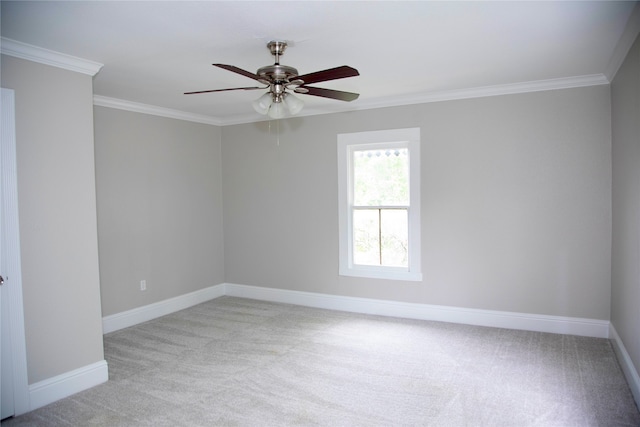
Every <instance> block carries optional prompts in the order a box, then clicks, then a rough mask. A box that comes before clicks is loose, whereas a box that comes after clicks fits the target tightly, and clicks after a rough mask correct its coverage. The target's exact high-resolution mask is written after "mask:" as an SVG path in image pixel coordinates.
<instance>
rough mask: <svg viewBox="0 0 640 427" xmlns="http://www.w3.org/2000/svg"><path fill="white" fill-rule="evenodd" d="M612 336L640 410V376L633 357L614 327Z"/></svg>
mask: <svg viewBox="0 0 640 427" xmlns="http://www.w3.org/2000/svg"><path fill="white" fill-rule="evenodd" d="M610 336H611V342H612V343H613V349H614V350H615V352H616V356H618V361H619V362H620V366H621V367H622V372H624V376H625V378H626V379H627V382H628V383H629V388H630V389H631V393H632V394H633V398H634V399H635V401H636V405H638V407H639V408H640V376H639V375H638V371H637V370H636V367H635V366H634V365H633V361H632V360H631V356H629V353H627V349H626V348H625V346H624V343H623V342H622V339H621V338H620V335H618V332H617V331H616V328H614V327H613V325H611V327H610Z"/></svg>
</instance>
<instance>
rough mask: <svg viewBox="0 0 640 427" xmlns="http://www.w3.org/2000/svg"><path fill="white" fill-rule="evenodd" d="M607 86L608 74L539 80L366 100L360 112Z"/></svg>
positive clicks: (359, 107) (361, 104) (359, 108)
mask: <svg viewBox="0 0 640 427" xmlns="http://www.w3.org/2000/svg"><path fill="white" fill-rule="evenodd" d="M606 84H609V80H608V79H607V77H606V76H605V75H604V74H590V75H586V76H576V77H566V78H558V79H548V80H536V81H531V82H523V83H511V84H504V85H494V86H482V87H475V88H467V89H457V90H446V91H434V92H424V93H419V94H413V95H407V96H398V97H394V98H390V99H384V100H371V101H368V102H367V101H365V102H363V103H360V104H359V105H358V107H357V109H358V110H367V109H372V108H385V107H398V106H402V105H411V104H428V103H431V102H443V101H455V100H460V99H470V98H483V97H488V96H500V95H514V94H519V93H529V92H541V91H546V90H558V89H571V88H577V87H585V86H597V85H606Z"/></svg>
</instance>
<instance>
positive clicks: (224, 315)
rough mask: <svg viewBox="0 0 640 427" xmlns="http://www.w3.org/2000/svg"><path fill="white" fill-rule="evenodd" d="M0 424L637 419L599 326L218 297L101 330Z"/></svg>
mask: <svg viewBox="0 0 640 427" xmlns="http://www.w3.org/2000/svg"><path fill="white" fill-rule="evenodd" d="M104 342H105V356H106V359H107V362H108V364H109V373H110V381H109V382H107V383H105V384H103V385H100V386H98V387H94V388H93V389H90V390H87V391H85V392H82V393H78V394H76V395H74V396H71V397H69V398H67V399H63V400H61V401H59V402H56V403H54V404H51V405H49V406H47V407H44V408H41V409H39V410H36V411H33V412H30V413H28V414H25V415H23V416H20V417H17V418H14V419H10V420H9V421H7V422H6V423H3V427H5V424H6V427H9V426H25V425H28V426H91V425H99V426H217V425H223V426H227V425H228V426H287V425H303V426H306V425H310V426H315V425H318V426H514V427H515V426H518V427H519V426H640V413H639V412H638V409H637V407H636V405H635V403H634V401H633V398H632V395H631V392H630V390H629V387H628V385H627V383H626V382H625V379H624V377H623V374H622V372H621V369H620V367H619V365H618V363H617V361H616V358H615V355H614V352H613V349H612V347H611V344H610V343H609V341H608V340H605V339H596V338H585V337H577V336H568V335H555V334H545V333H537V332H525V331H513V330H507V329H497V328H483V327H476V326H465V325H456V324H448V323H438V322H426V321H417V320H406V319H396V318H387V317H377V316H367V315H360V314H352V313H344V312H335V311H327V310H318V309H313V308H305V307H298V306H292V305H286V304H274V303H269V302H262V301H254V300H248V299H240V298H233V297H222V298H218V299H216V300H213V301H210V302H207V303H204V304H200V305H198V306H195V307H192V308H190V309H187V310H184V311H181V312H178V313H174V314H171V315H169V316H165V317H163V318H160V319H156V320H153V321H151V322H147V323H144V324H141V325H138V326H135V327H132V328H128V329H124V330H121V331H117V332H114V333H111V334H108V335H106V336H105V339H104Z"/></svg>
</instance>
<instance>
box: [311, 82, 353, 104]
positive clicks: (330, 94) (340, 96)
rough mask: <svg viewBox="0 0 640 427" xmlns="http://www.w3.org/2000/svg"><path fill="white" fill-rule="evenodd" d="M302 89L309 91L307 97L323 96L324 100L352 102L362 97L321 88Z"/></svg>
mask: <svg viewBox="0 0 640 427" xmlns="http://www.w3.org/2000/svg"><path fill="white" fill-rule="evenodd" d="M301 87H302V88H304V89H308V90H309V91H308V92H307V93H305V95H313V96H321V97H323V98H331V99H337V100H339V101H347V102H350V101H353V100H355V99H358V97H359V96H360V94H359V93H353V92H343V91H341V90H333V89H324V88H321V87H310V86H301ZM300 93H302V92H300Z"/></svg>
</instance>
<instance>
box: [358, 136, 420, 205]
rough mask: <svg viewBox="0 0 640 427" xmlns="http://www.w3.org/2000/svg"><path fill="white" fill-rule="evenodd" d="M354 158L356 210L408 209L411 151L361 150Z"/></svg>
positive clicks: (392, 149) (404, 149)
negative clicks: (400, 207) (396, 207)
mask: <svg viewBox="0 0 640 427" xmlns="http://www.w3.org/2000/svg"><path fill="white" fill-rule="evenodd" d="M353 154H354V156H353V182H354V188H353V196H354V205H356V206H408V205H409V150H408V149H407V148H397V149H396V148H391V149H380V150H358V151H354V153H353Z"/></svg>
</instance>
